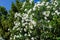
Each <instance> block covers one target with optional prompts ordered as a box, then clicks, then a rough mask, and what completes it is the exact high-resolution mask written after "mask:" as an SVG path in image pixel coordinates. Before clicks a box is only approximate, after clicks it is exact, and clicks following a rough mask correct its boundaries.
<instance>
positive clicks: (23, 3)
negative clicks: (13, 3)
mask: <svg viewBox="0 0 60 40" xmlns="http://www.w3.org/2000/svg"><path fill="white" fill-rule="evenodd" d="M25 4H26V1H25V2H24V3H23V5H22V8H21V9H23V8H24V6H25Z"/></svg>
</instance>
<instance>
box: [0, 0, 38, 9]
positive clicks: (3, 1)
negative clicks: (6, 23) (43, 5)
mask: <svg viewBox="0 0 60 40" xmlns="http://www.w3.org/2000/svg"><path fill="white" fill-rule="evenodd" d="M37 1H39V0H35V2H37ZM12 2H15V0H0V6H4V7H5V8H6V9H7V10H9V9H10V8H11V3H12Z"/></svg>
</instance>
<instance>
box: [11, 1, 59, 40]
mask: <svg viewBox="0 0 60 40" xmlns="http://www.w3.org/2000/svg"><path fill="white" fill-rule="evenodd" d="M29 2H30V5H32V4H31V3H32V2H33V1H32V0H29ZM26 3H27V2H26V1H25V2H24V3H23V5H22V8H21V9H24V11H23V12H20V13H18V12H16V13H15V15H14V17H15V19H16V20H15V21H14V27H13V31H14V32H13V34H14V35H13V34H11V36H13V37H12V38H13V39H14V40H17V39H19V40H37V39H43V38H49V37H53V36H50V35H51V34H50V32H51V31H52V30H51V29H52V28H53V27H54V26H55V25H56V23H54V22H55V20H56V21H57V19H58V18H59V15H60V12H59V10H60V8H59V4H58V2H57V1H56V0H55V1H51V2H50V3H49V2H45V1H42V2H37V3H35V4H34V6H33V7H31V8H30V9H28V8H29V7H28V8H27V7H26V8H25V5H26ZM27 6H28V5H27ZM57 7H58V8H57ZM52 23H53V24H52ZM54 31H55V30H54ZM33 33H34V34H33ZM37 33H38V34H37ZM40 33H41V34H40ZM47 34H49V35H47ZM52 34H53V33H52ZM12 38H11V39H12ZM23 38H24V39H23Z"/></svg>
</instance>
